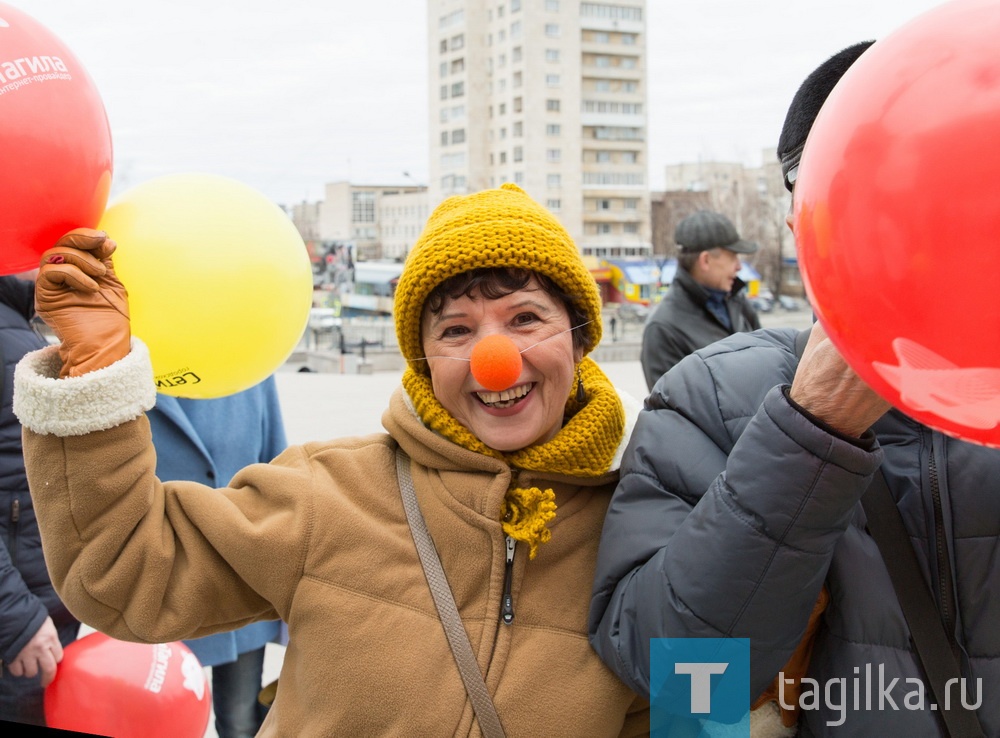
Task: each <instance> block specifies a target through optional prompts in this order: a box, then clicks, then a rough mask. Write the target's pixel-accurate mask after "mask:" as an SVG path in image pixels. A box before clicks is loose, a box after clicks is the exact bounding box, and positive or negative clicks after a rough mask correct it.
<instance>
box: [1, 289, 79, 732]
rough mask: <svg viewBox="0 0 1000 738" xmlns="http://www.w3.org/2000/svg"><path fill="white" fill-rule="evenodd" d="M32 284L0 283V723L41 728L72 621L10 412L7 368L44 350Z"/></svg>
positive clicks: (74, 626) (75, 625) (72, 634)
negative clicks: (55, 579) (34, 321)
mask: <svg viewBox="0 0 1000 738" xmlns="http://www.w3.org/2000/svg"><path fill="white" fill-rule="evenodd" d="M34 305H35V285H34V283H33V282H31V281H28V280H25V279H20V278H18V277H17V276H4V277H0V354H2V359H0V371H2V373H3V382H2V384H0V393H2V397H0V660H2V667H0V668H2V674H0V720H6V721H9V722H17V723H29V724H32V725H45V710H44V694H45V687H46V686H47V685H48V684H49V683H50V682H51V681H52V680H53V679H54V678H55V675H56V670H57V668H58V664H59V662H60V661H62V654H63V650H62V649H63V647H64V646H67V645H69V644H70V643H71V642H72V641H74V640H76V637H77V633H78V629H79V626H80V624H79V622H78V621H77V620H76V618H74V617H73V616H72V615H71V614H70V613H69V610H67V609H66V607H65V605H63V603H62V602H61V601H60V600H59V597H58V595H56V592H55V590H54V589H53V587H52V582H51V581H50V580H49V573H48V571H47V570H46V568H45V559H44V558H43V557H42V543H41V538H40V537H39V533H38V525H37V523H36V522H35V510H34V506H33V505H32V502H31V495H30V494H29V492H28V480H27V478H26V477H25V473H24V458H23V456H22V453H21V424H20V423H19V422H18V420H17V418H16V417H14V413H13V411H12V410H11V398H12V394H13V381H14V365H15V364H17V362H18V361H19V360H20V359H21V357H22V356H24V355H25V354H26V353H28V352H29V351H34V350H36V349H39V348H44V347H45V346H46V345H47V344H46V341H45V339H44V338H42V336H41V335H40V334H39V333H38V332H37V331H35V329H34V328H33V327H32V325H31V318H32V317H33V315H34V312H35V307H34Z"/></svg>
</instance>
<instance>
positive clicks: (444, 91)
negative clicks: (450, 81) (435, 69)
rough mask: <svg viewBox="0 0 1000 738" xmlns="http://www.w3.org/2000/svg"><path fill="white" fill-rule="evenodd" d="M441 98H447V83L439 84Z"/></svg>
mask: <svg viewBox="0 0 1000 738" xmlns="http://www.w3.org/2000/svg"><path fill="white" fill-rule="evenodd" d="M441 99H442V100H447V99H448V85H441Z"/></svg>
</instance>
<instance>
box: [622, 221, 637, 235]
mask: <svg viewBox="0 0 1000 738" xmlns="http://www.w3.org/2000/svg"><path fill="white" fill-rule="evenodd" d="M622 230H623V231H625V233H638V232H639V224H638V223H623V224H622Z"/></svg>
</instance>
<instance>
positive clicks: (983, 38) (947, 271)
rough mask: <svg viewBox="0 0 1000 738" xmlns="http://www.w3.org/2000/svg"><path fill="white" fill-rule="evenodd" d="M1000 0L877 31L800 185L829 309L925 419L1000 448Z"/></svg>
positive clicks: (976, 0) (839, 331)
mask: <svg viewBox="0 0 1000 738" xmlns="http://www.w3.org/2000/svg"><path fill="white" fill-rule="evenodd" d="M998 43H1000V2H998V1H997V0H958V1H956V2H951V3H946V4H944V5H942V6H938V7H937V8H935V9H934V10H931V11H929V12H927V13H925V14H923V15H921V16H919V17H917V18H916V19H914V20H912V21H910V22H909V23H908V24H906V25H905V26H902V27H901V28H899V29H898V30H897V31H895V32H893V33H892V34H890V35H889V36H886V37H885V38H883V39H881V40H879V41H877V42H876V43H875V44H874V45H873V46H872V47H871V48H870V49H868V51H866V52H865V53H864V54H863V55H862V56H861V58H860V59H859V60H858V61H857V62H855V64H854V65H853V66H852V67H851V68H850V69H849V70H848V72H847V74H845V75H844V77H843V79H842V80H841V81H840V82H839V83H838V84H837V86H836V87H835V88H834V90H833V92H832V93H831V95H830V97H829V99H828V100H827V102H826V103H825V104H824V106H823V109H822V111H821V112H820V114H819V117H818V118H817V119H816V123H815V125H814V127H813V129H812V131H811V132H810V135H809V139H808V142H807V144H806V147H805V150H804V151H803V156H802V164H801V167H800V172H799V177H798V181H797V182H796V185H795V213H796V225H795V237H796V242H797V244H798V248H799V262H800V266H801V269H802V273H803V279H804V281H805V284H806V289H807V291H808V293H809V296H810V299H811V301H812V304H813V307H814V309H815V311H816V314H817V317H818V319H819V321H820V322H821V323H822V324H823V326H824V327H825V328H826V330H827V333H828V334H829V336H830V338H831V340H832V341H833V342H834V344H835V345H836V346H837V347H838V349H840V351H841V353H842V354H843V355H844V358H845V359H846V360H847V361H848V363H849V364H850V365H851V366H852V367H853V368H854V370H855V371H856V372H857V373H858V374H859V376H861V378H862V379H864V380H865V381H866V382H867V383H868V384H869V385H870V386H871V387H872V388H873V389H875V390H876V391H877V392H878V393H879V394H881V395H882V396H883V397H885V398H886V399H887V400H888V401H889V402H891V403H892V404H893V405H895V406H896V407H898V408H900V409H901V410H903V411H904V412H906V413H907V414H908V415H910V416H912V417H913V418H915V419H917V420H919V421H921V422H923V423H925V424H926V425H929V426H931V427H933V428H937V429H939V430H941V431H943V432H945V433H948V434H950V435H953V436H957V437H959V438H964V439H966V440H969V441H974V442H976V443H980V444H983V445H988V446H997V447H1000V298H998V297H997V294H996V286H995V284H994V279H996V278H997V275H1000V53H998V52H997V50H998Z"/></svg>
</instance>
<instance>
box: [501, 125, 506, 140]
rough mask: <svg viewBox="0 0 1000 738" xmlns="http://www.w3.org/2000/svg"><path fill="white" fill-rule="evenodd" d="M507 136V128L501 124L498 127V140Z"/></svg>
mask: <svg viewBox="0 0 1000 738" xmlns="http://www.w3.org/2000/svg"><path fill="white" fill-rule="evenodd" d="M505 138H507V129H506V128H505V127H503V126H501V127H500V140H501V141H502V140H503V139H505Z"/></svg>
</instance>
